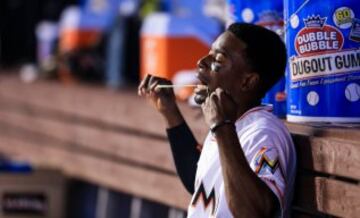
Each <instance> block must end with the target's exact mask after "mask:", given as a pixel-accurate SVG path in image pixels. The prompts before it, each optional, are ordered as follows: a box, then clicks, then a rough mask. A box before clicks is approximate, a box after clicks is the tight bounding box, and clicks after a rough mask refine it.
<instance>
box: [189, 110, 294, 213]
mask: <svg viewBox="0 0 360 218" xmlns="http://www.w3.org/2000/svg"><path fill="white" fill-rule="evenodd" d="M235 126H236V132H237V135H238V138H239V140H240V144H241V147H242V150H243V152H244V154H245V156H246V158H247V161H248V163H249V165H250V167H251V169H253V170H254V172H255V173H256V174H257V175H258V177H259V178H260V179H262V180H263V181H264V182H265V183H266V184H267V185H268V186H269V188H270V189H271V190H272V191H273V192H274V193H275V195H276V196H277V198H278V199H279V202H280V205H281V212H279V215H280V213H281V217H287V216H288V215H287V214H288V208H289V206H290V203H291V202H290V201H291V198H292V188H293V183H294V179H295V170H296V169H295V168H296V154H295V148H294V145H293V142H292V139H291V136H290V134H289V132H288V130H287V128H286V127H285V125H284V124H283V123H282V121H281V120H279V119H278V118H276V117H275V116H274V115H273V114H272V113H271V108H270V107H264V106H261V107H256V108H253V109H251V110H249V111H248V112H246V113H245V114H244V115H243V116H242V117H241V118H240V119H239V120H237V121H236V123H235ZM205 217H206V218H208V217H211V218H213V217H216V218H231V217H233V216H232V214H231V212H230V210H229V208H228V205H227V201H226V196H225V190H224V180H223V175H222V171H221V165H220V159H219V152H218V145H217V142H216V139H215V137H214V136H213V135H212V134H208V136H207V138H206V139H205V142H204V147H203V149H202V152H201V155H200V159H199V162H198V168H197V172H196V180H195V192H194V194H193V197H192V200H191V203H190V205H189V208H188V218H205Z"/></svg>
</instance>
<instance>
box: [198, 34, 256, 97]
mask: <svg viewBox="0 0 360 218" xmlns="http://www.w3.org/2000/svg"><path fill="white" fill-rule="evenodd" d="M245 48H246V44H245V43H244V42H242V41H241V40H240V39H238V38H237V37H236V36H235V35H234V34H233V33H231V32H228V31H226V32H224V33H223V34H221V35H220V36H219V37H218V38H217V39H216V41H215V42H214V43H213V44H212V47H211V50H210V52H209V54H208V55H206V56H204V57H203V58H201V59H200V60H199V61H198V64H197V65H198V78H199V80H200V81H201V83H203V84H204V85H207V87H208V89H209V91H210V92H213V91H214V90H215V89H216V88H218V87H220V88H222V89H223V90H225V91H226V92H227V93H228V94H230V95H232V96H233V95H237V94H239V91H241V89H242V87H241V86H242V84H243V82H242V81H243V79H244V75H245V74H246V73H247V72H249V71H250V68H249V65H248V64H247V62H246V58H245V57H246V56H245V51H244V50H245Z"/></svg>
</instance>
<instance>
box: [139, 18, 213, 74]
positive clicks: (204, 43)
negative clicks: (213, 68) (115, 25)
mask: <svg viewBox="0 0 360 218" xmlns="http://www.w3.org/2000/svg"><path fill="white" fill-rule="evenodd" d="M219 31H220V25H219V24H218V23H217V22H216V21H214V20H213V19H210V18H206V17H196V18H194V17H191V18H189V17H187V18H185V17H176V16H173V15H170V14H164V13H156V14H152V15H150V16H148V17H147V18H146V19H145V21H144V24H143V27H142V30H141V42H140V46H141V78H143V77H144V75H146V74H152V75H155V76H159V77H162V78H166V79H169V80H171V79H172V78H173V77H174V75H175V74H176V73H177V72H179V71H181V70H185V69H194V68H196V62H197V61H198V60H199V58H201V57H202V56H204V55H205V54H207V53H208V52H209V49H210V46H211V43H212V42H213V40H214V39H215V38H216V37H217V35H218V34H219Z"/></svg>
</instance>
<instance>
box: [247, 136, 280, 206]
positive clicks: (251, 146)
mask: <svg viewBox="0 0 360 218" xmlns="http://www.w3.org/2000/svg"><path fill="white" fill-rule="evenodd" d="M281 143H282V142H281V140H279V137H278V136H277V135H276V134H273V133H272V132H269V131H266V130H259V131H257V132H256V133H255V134H252V136H251V140H248V142H247V144H248V145H247V149H246V151H245V155H246V157H247V159H248V161H249V164H250V167H251V169H252V170H253V171H254V172H255V173H256V175H257V176H258V177H259V178H260V179H261V180H263V181H264V182H265V183H266V185H267V186H268V187H269V188H270V189H271V190H272V191H273V192H274V194H275V195H276V196H277V198H278V199H279V202H280V205H281V208H283V206H284V200H285V199H284V196H285V194H284V192H285V190H286V181H285V177H284V173H283V172H284V170H285V169H284V168H285V167H286V166H284V164H282V163H284V161H283V157H284V155H283V154H284V151H283V149H282V148H283V147H284V145H282V144H281Z"/></svg>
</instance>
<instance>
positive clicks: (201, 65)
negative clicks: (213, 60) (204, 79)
mask: <svg viewBox="0 0 360 218" xmlns="http://www.w3.org/2000/svg"><path fill="white" fill-rule="evenodd" d="M208 59H209V55H205V56H203V57H202V58H200V59H199V60H198V62H197V66H198V68H207V67H209V63H208Z"/></svg>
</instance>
